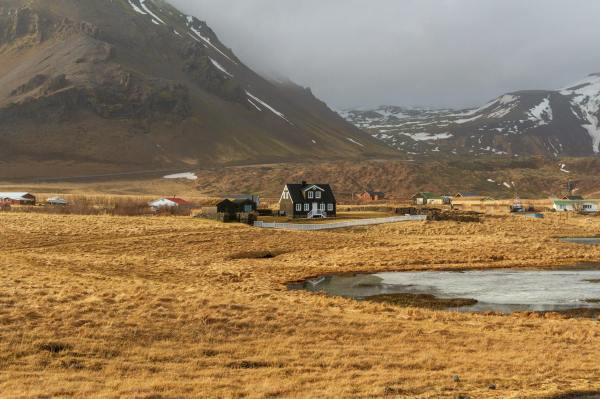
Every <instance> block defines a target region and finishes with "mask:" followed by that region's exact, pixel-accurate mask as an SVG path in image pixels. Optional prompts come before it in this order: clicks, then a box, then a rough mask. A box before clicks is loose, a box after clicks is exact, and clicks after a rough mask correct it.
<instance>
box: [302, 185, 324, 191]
mask: <svg viewBox="0 0 600 399" xmlns="http://www.w3.org/2000/svg"><path fill="white" fill-rule="evenodd" d="M313 188H316V189H317V190H321V191H325V190H324V189H322V188H321V187H319V186H317V185H316V184H313V185H312V186H310V187H307V188H305V189H303V190H302V191H304V192H307V191H308V190H312V189H313Z"/></svg>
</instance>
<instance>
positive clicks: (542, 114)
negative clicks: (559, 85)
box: [527, 97, 553, 126]
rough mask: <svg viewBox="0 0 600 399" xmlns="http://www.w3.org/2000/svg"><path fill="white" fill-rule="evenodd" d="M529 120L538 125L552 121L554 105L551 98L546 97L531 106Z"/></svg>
mask: <svg viewBox="0 0 600 399" xmlns="http://www.w3.org/2000/svg"><path fill="white" fill-rule="evenodd" d="M527 114H528V116H529V120H530V121H533V122H535V123H536V125H537V126H543V125H547V124H548V123H550V122H552V119H553V115H552V106H551V105H550V98H549V97H546V98H544V100H542V102H541V103H539V104H538V105H536V106H535V107H533V108H531V109H530V110H529V112H528V113H527Z"/></svg>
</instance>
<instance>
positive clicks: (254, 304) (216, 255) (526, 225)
mask: <svg viewBox="0 0 600 399" xmlns="http://www.w3.org/2000/svg"><path fill="white" fill-rule="evenodd" d="M0 226H2V229H0V282H1V284H2V285H1V286H2V289H1V290H0V397H2V398H80V397H89V398H121V397H131V398H147V399H150V398H154V399H158V398H165V399H167V398H168V399H171V398H196V397H200V398H201V397H223V398H239V397H247V398H276V397H331V398H340V397H359V398H375V397H383V396H387V397H404V398H446V397H447V398H456V397H458V395H461V394H462V395H468V397H470V398H551V397H555V396H556V395H559V394H567V393H569V392H584V391H589V392H594V391H596V392H600V325H599V322H598V321H595V320H591V319H565V318H563V317H562V316H559V315H553V314H549V315H545V316H540V315H537V314H517V315H511V316H492V315H481V314H459V313H450V312H444V311H434V310H427V309H418V308H403V307H399V306H393V305H389V304H380V303H367V302H356V301H353V300H349V299H342V298H332V297H325V296H322V295H315V294H311V293H307V292H299V291H294V292H290V291H288V290H287V289H286V286H285V284H286V282H289V281H295V280H299V279H303V278H305V277H309V276H315V275H319V274H322V273H334V272H348V271H389V270H409V269H410V270H415V269H418V270H425V269H439V268H475V267H477V268H479V267H525V266H542V267H545V266H547V267H551V266H557V265H569V264H575V263H579V262H598V261H600V247H594V246H579V245H573V244H566V243H559V242H557V240H556V238H555V237H557V236H562V235H582V236H583V235H595V234H597V232H598V231H599V229H600V218H585V217H579V216H578V217H572V218H569V219H561V218H559V217H558V216H556V215H549V216H548V217H547V218H546V219H544V220H530V219H525V218H520V217H511V216H502V217H488V218H485V219H484V221H483V223H455V222H425V223H400V224H392V225H383V226H374V227H369V228H356V229H350V230H338V231H328V232H310V233H308V232H286V231H265V230H260V229H253V228H250V227H246V226H242V225H224V224H217V223H215V222H211V221H206V220H199V219H192V218H185V217H112V216H74V215H42V214H26V213H24V214H21V213H5V214H2V213H0ZM265 251H269V252H271V253H272V254H274V255H277V256H275V257H274V258H271V259H260V257H261V256H262V255H261V254H264V253H265ZM454 375H458V376H459V377H460V380H459V381H458V382H456V381H454V380H453V376H454ZM490 384H495V387H496V389H490ZM465 397H467V396H465Z"/></svg>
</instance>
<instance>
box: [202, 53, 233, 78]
mask: <svg viewBox="0 0 600 399" xmlns="http://www.w3.org/2000/svg"><path fill="white" fill-rule="evenodd" d="M208 58H210V57H208ZM210 62H212V64H213V65H214V66H215V67H216V68H217V69H218V70H219V71H221V72H223V73H224V74H225V75H227V76H229V77H230V78H233V75H232V74H230V73H229V72H228V71H227V69H225V68H224V67H223V65H221V64H219V63H218V62H217V61H215V60H213V59H212V58H210Z"/></svg>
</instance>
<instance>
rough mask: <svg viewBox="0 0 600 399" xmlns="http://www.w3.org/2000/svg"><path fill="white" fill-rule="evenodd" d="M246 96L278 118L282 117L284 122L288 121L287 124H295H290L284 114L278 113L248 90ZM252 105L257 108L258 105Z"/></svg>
mask: <svg viewBox="0 0 600 399" xmlns="http://www.w3.org/2000/svg"><path fill="white" fill-rule="evenodd" d="M246 95H247V96H248V97H250V99H252V100H254V101H256V102H257V103H259V104H260V105H262V106H263V107H265V108H266V109H268V110H269V111H271V112H272V113H274V114H275V115H277V116H278V117H280V118H281V119H283V120H284V121H286V122H287V123H289V124H290V125H293V123H292V122H290V121H289V119H288V118H286V117H285V115H284V114H283V113H281V112H279V111H277V110H276V109H275V108H273V107H271V106H270V105H269V104H267V103H266V102H264V101H263V100H261V99H260V98H258V97H256V96H255V95H253V94H252V93H250V92H249V91H247V90H246ZM250 103H252V105H254V106H255V107H256V104H254V103H253V102H252V101H250ZM257 108H258V107H257Z"/></svg>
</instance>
